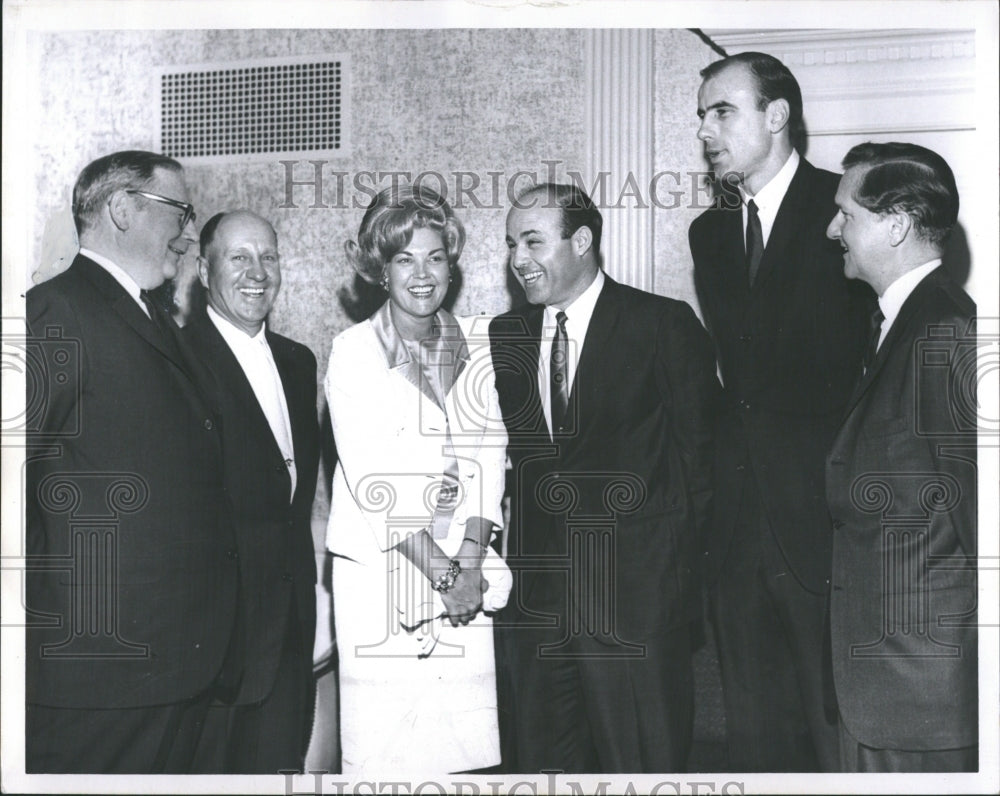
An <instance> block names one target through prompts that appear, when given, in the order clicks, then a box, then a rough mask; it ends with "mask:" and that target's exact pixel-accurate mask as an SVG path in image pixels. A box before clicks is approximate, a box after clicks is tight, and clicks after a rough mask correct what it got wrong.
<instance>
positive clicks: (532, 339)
mask: <svg viewBox="0 0 1000 796" xmlns="http://www.w3.org/2000/svg"><path fill="white" fill-rule="evenodd" d="M544 314H545V308H544V307H542V306H541V305H531V306H530V307H528V309H527V311H526V312H525V314H524V316H523V320H524V326H525V328H524V329H522V330H521V333H522V334H523V336H522V334H518V337H519V339H518V340H516V341H512V342H513V346H512V348H513V350H512V352H511V354H510V357H511V360H512V361H511V363H510V364H511V365H515V363H517V362H519V361H520V362H523V363H525V364H527V363H528V362H530V363H531V367H532V370H531V371H530V372H529V373H527V374H526V377H525V378H524V380H523V382H522V383H523V384H524V387H525V389H526V391H527V392H526V394H525V395H524V396H523V401H521V402H520V404H519V405H520V406H523V407H525V411H524V412H523V413H519V414H520V415H521V418H520V427H521V430H522V431H531V432H535V433H537V434H540V435H544V437H545V438H546V440H548V438H549V429H548V426H547V425H546V424H545V412H544V411H543V408H542V397H541V394H540V393H539V391H538V368H539V357H541V353H542V319H543V317H544ZM519 351H520V352H523V353H519ZM532 421H534V422H533V423H532Z"/></svg>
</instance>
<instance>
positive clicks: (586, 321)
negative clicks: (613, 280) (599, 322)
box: [545, 269, 604, 331]
mask: <svg viewBox="0 0 1000 796" xmlns="http://www.w3.org/2000/svg"><path fill="white" fill-rule="evenodd" d="M603 287H604V271H602V270H600V269H598V270H597V276H595V277H594V281H593V282H591V283H590V285H589V286H588V287H587V289H586V290H584V291H583V292H582V293H581V294H580V295H579V296H577V297H576V298H575V299H574V300H573V303H572V304H570V305H569V306H568V307H566V309H565V310H562V311H563V312H565V313H566V317H567V318H568V319H569V322H570V323H572V324H573V326H574V327H575V328H576V329H578V330H584V331H586V329H587V327H588V326H590V318H591V316H592V315H593V314H594V307H595V306H596V305H597V299H598V297H599V296H600V295H601V289H602V288H603ZM559 312H560V309H559V308H558V307H553V306H551V305H547V306H546V307H545V325H546V326H555V325H556V315H557V314H558V313H559Z"/></svg>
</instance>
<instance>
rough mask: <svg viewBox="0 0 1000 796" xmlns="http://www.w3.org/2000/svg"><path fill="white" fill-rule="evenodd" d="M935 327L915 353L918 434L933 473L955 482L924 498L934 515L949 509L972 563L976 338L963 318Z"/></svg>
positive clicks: (927, 331)
mask: <svg viewBox="0 0 1000 796" xmlns="http://www.w3.org/2000/svg"><path fill="white" fill-rule="evenodd" d="M935 326H936V329H934V328H932V327H931V326H930V325H927V326H926V327H925V329H924V330H923V332H924V333H923V335H922V339H920V340H918V341H917V344H916V350H915V351H914V352H913V360H912V361H913V363H914V366H915V367H916V375H915V377H914V389H915V391H916V393H915V396H914V403H915V407H914V410H915V414H916V429H914V430H915V431H916V432H917V435H918V436H919V437H922V438H923V442H924V443H925V444H926V445H927V446H928V449H929V461H930V462H931V463H932V464H931V468H930V469H931V471H932V472H935V473H944V474H946V475H948V476H950V477H951V479H953V480H952V482H951V484H952V486H951V487H950V488H947V487H942V489H941V490H940V492H938V493H934V492H928V493H927V494H926V495H922V496H921V498H920V499H921V500H926V501H927V502H928V503H929V504H930V505H931V506H932V507H933V508H934V509H935V510H936V511H941V510H942V509H945V512H946V516H947V518H948V521H949V523H950V524H951V526H952V528H953V530H954V534H955V537H956V538H957V539H958V542H959V544H960V545H961V548H962V549H961V551H960V552H961V554H962V555H964V556H965V557H967V558H970V559H971V558H974V557H975V556H976V550H977V539H976V526H977V521H978V514H977V509H978V494H977V490H978V469H977V455H976V454H977V450H976V418H977V414H978V411H977V409H978V406H979V404H978V400H977V391H976V372H977V371H976V352H977V347H976V340H975V336H974V333H973V332H972V330H971V328H970V321H969V320H968V318H966V317H963V316H962V315H960V314H955V315H952V316H951V317H949V318H947V319H946V320H945V321H943V322H940V323H937V324H936V325H935ZM940 330H950V331H951V332H952V333H953V337H952V338H951V339H948V338H947V337H943V336H942V337H940V338H938V337H937V335H940V334H941V331H940ZM952 489H954V490H955V493H954V494H953V495H950V494H949V493H950V492H951V491H952ZM949 504H950V508H945V507H946V506H949ZM936 552H941V551H936ZM948 552H950V551H948Z"/></svg>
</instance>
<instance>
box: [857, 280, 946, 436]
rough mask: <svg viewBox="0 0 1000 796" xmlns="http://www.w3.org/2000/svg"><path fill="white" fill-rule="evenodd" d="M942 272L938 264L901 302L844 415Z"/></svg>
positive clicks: (873, 380) (874, 375)
mask: <svg viewBox="0 0 1000 796" xmlns="http://www.w3.org/2000/svg"><path fill="white" fill-rule="evenodd" d="M943 274H944V272H943V271H942V269H941V267H940V266H939V267H938V268H937V269H936V270H935V271H932V272H931V273H930V274H928V275H927V276H926V277H924V279H923V280H921V282H920V284H918V285H917V286H916V287H915V288H914V289H913V292H912V293H910V295H909V296H907V298H906V301H904V302H903V306H902V307H900V308H899V314H898V315H897V316H896V319H895V320H894V321H893V322H892V327H891V328H890V329H889V333H888V334H887V335H886V336H885V340H883V341H882V345H880V346H879V349H878V353H877V354H876V355H875V359H874V360H872V364H871V367H870V368H868V372H867V373H865V374H864V375H863V376H862V377H861V379H860V380H859V381H858V385H857V387H855V389H854V393H853V394H852V395H851V400H850V401H849V402H848V405H847V412H846V413H845V415H844V416H845V417H847V416H848V415H850V413H851V412H852V411H854V407H855V406H857V405H858V402H859V401H860V400H861V397H862V396H863V395H864V394H865V392H867V391H868V388H869V387H871V385H872V384H873V383H874V382H875V379H877V378H878V374H879V373H880V372H881V371H882V368H884V367H885V363H886V361H887V360H888V358H889V357H890V355H891V354H892V351H893V349H895V348H896V347H897V346H898V345H899V338H900V337H902V336H903V335H904V334H907V332H908V330H907V326H909V323H910V320H911V319H912V318H913V316H914V314H915V313H916V312H917V310H919V309H920V308H921V307H922V306H923V305H924V304H925V303H926V301H927V299H928V298H929V296H930V294H931V292H932V291H933V290H934V288H935V287H936V286H937V284H938V282H939V280H940V277H941V276H942V275H943Z"/></svg>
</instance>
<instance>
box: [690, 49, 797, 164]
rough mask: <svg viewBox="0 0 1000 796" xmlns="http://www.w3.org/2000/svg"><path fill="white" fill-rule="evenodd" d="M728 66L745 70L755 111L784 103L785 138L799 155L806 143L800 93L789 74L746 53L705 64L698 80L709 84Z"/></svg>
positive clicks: (759, 56) (782, 67)
mask: <svg viewBox="0 0 1000 796" xmlns="http://www.w3.org/2000/svg"><path fill="white" fill-rule="evenodd" d="M731 66H745V67H746V68H747V70H748V71H749V73H750V76H751V77H752V78H753V81H754V85H755V86H756V89H757V110H760V111H762V110H764V109H765V108H766V107H767V106H768V105H769V104H770V103H772V102H774V101H775V100H777V99H783V100H785V101H786V102H787V103H788V137H789V140H790V141H791V142H792V146H794V147H795V148H796V149H798V150H800V151H801V150H802V148H803V146H804V145H805V139H806V126H805V122H804V121H803V119H802V89H801V88H799V81H797V80H796V79H795V75H793V74H792V72H791V70H790V69H789V68H788V67H787V66H785V65H784V64H783V63H782V62H781V61H779V60H778V59H777V58H775V57H774V56H773V55H768V54H767V53H758V52H746V53H737V54H736V55H730V56H728V57H727V58H723V59H722V60H721V61H715V62H713V63H711V64H709V65H708V66H706V67H705V68H704V69H702V70H701V72H700V74H701V78H702V80H709V79H711V78H713V77H715V76H716V75H718V74H720V73H721V72H723V71H724V70H726V69H728V68H729V67H731Z"/></svg>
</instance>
